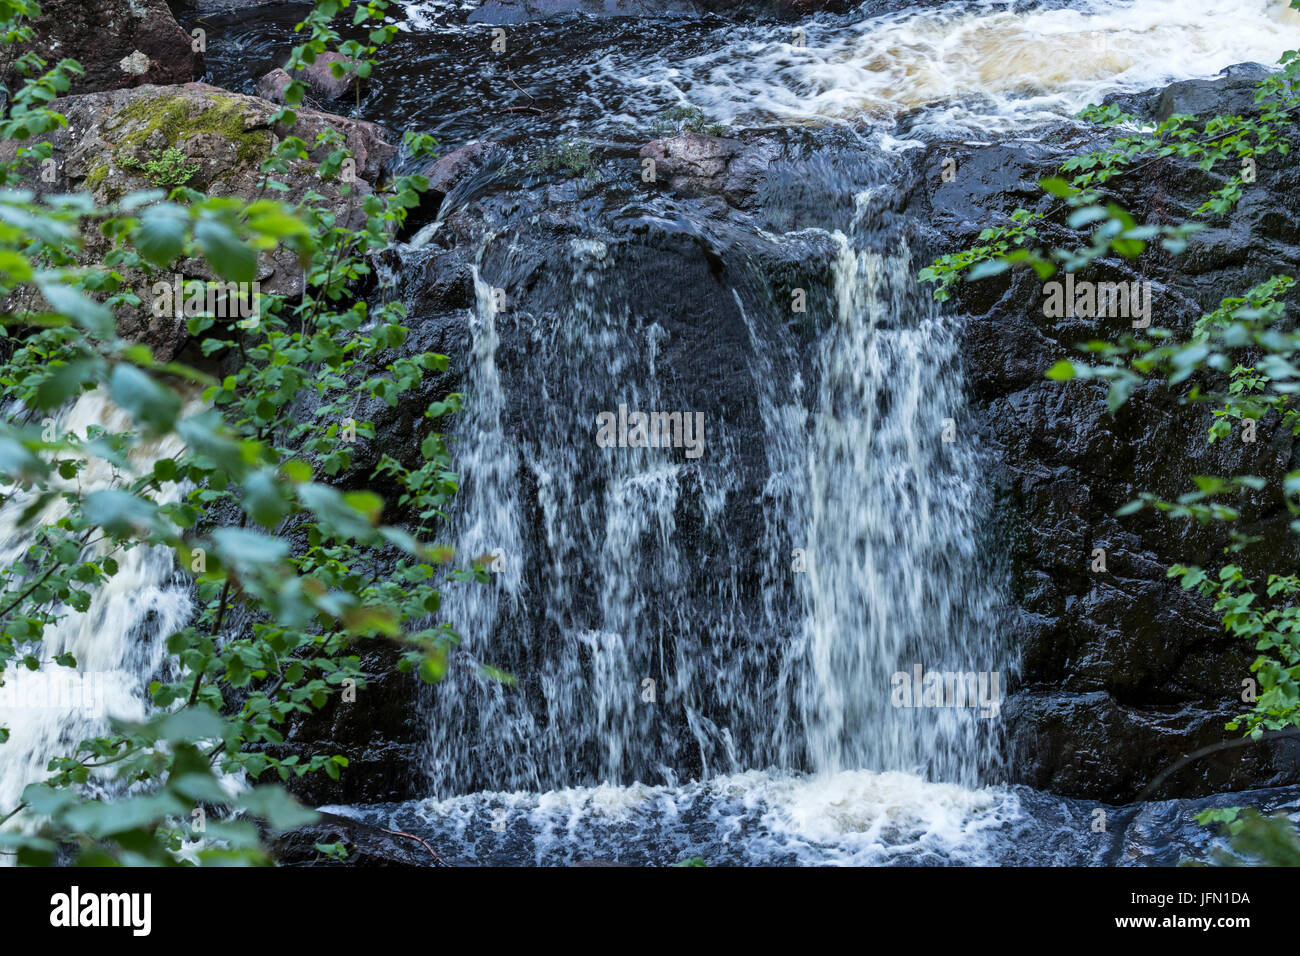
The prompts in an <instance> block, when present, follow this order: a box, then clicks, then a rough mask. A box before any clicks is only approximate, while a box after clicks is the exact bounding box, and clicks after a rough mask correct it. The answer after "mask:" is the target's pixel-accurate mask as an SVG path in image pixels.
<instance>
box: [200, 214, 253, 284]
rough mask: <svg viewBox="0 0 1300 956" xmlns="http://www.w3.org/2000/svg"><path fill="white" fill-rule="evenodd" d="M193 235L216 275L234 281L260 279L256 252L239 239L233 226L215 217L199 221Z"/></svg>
mask: <svg viewBox="0 0 1300 956" xmlns="http://www.w3.org/2000/svg"><path fill="white" fill-rule="evenodd" d="M194 238H195V239H197V240H198V242H199V245H200V246H202V248H203V254H204V256H205V257H206V258H207V260H208V263H209V264H210V265H211V266H212V268H213V269H214V270H216V273H217V275H219V276H221V277H222V278H223V279H228V280H230V281H231V282H252V281H253V280H254V279H256V278H257V251H256V250H255V249H253V248H251V247H250V246H248V245H245V244H244V242H243V241H242V240H241V239H240V238H239V236H238V235H237V234H236V233H235V231H234V230H233V229H231V228H230V227H229V226H228V225H226V224H225V223H224V222H221V221H219V220H216V219H203V220H200V222H199V224H198V226H197V227H196V228H195V230H194Z"/></svg>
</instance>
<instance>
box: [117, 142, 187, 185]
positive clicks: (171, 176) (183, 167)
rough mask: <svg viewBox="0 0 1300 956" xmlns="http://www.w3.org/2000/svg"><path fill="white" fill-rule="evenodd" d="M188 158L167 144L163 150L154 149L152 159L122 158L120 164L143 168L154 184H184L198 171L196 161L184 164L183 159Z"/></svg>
mask: <svg viewBox="0 0 1300 956" xmlns="http://www.w3.org/2000/svg"><path fill="white" fill-rule="evenodd" d="M188 158H189V157H187V156H186V155H185V153H183V152H182V151H181V150H179V149H177V148H176V147H175V146H169V147H168V148H167V149H164V150H154V153H153V159H147V160H145V161H144V162H140V161H139V160H138V159H130V158H128V159H125V160H123V161H122V164H123V165H124V166H135V167H137V168H138V169H142V170H144V172H145V173H146V174H147V175H148V176H149V182H151V183H153V184H154V185H155V186H184V185H185V184H186V183H188V182H189V181H190V180H191V179H192V178H194V174H195V173H197V172H198V171H199V164H198V163H194V164H192V165H187V164H186V162H185V160H186V159H188Z"/></svg>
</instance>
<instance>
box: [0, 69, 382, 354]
mask: <svg viewBox="0 0 1300 956" xmlns="http://www.w3.org/2000/svg"><path fill="white" fill-rule="evenodd" d="M53 108H54V109H56V110H58V111H59V112H61V113H63V114H64V115H65V116H66V117H67V120H68V125H67V127H66V128H63V129H59V130H56V131H55V132H54V133H52V134H50V136H49V140H50V143H51V145H52V146H53V147H54V154H53V159H54V170H55V175H54V177H53V180H54V181H53V182H46V181H45V180H44V179H43V178H42V176H41V175H40V172H41V171H40V170H37V169H33V170H32V171H31V173H30V175H29V176H28V177H27V180H28V184H29V185H30V186H31V187H32V188H34V189H36V190H37V191H38V192H39V193H60V192H69V191H76V190H83V191H87V192H89V193H91V194H92V195H93V196H94V197H95V199H96V201H97V202H99V203H110V202H113V201H116V200H118V199H120V198H122V197H123V196H124V195H126V194H127V193H129V192H132V191H136V190H141V189H148V188H151V187H152V186H155V185H158V183H157V182H155V181H153V180H152V178H151V174H150V173H149V172H147V171H146V170H145V169H144V164H145V163H147V162H148V161H149V160H151V159H156V158H158V157H159V156H161V155H162V154H163V153H164V152H165V151H166V150H167V149H170V148H175V149H178V150H180V152H181V154H182V155H183V161H182V163H181V167H182V169H183V170H184V172H186V173H188V174H189V178H188V180H187V181H186V182H185V185H187V186H190V187H191V188H194V189H198V190H201V191H203V192H206V193H207V194H208V195H212V196H238V197H243V198H252V197H254V196H256V195H258V194H259V193H261V192H262V191H263V190H262V187H261V179H262V175H261V173H260V172H259V171H258V167H259V166H260V165H261V163H262V162H263V161H264V160H266V159H267V158H268V157H269V156H270V155H271V153H272V151H273V150H274V149H275V148H276V146H277V145H278V144H279V142H280V141H281V139H283V138H284V137H286V136H289V135H293V136H297V137H300V138H301V139H302V140H303V141H304V142H306V143H309V144H311V143H314V142H315V141H316V137H317V134H318V133H320V132H321V131H322V130H323V129H325V128H327V127H328V128H331V129H333V130H335V131H337V132H338V133H339V134H341V135H342V137H343V140H344V142H345V143H346V145H347V146H348V148H350V149H351V150H352V152H353V155H354V157H355V171H354V172H355V176H353V182H351V183H350V184H347V185H349V186H350V188H349V190H348V192H347V194H346V195H345V194H344V191H343V188H342V187H343V186H344V185H345V183H344V182H342V181H341V178H334V179H329V180H322V179H320V178H319V177H318V175H317V164H318V163H319V162H321V161H322V160H323V159H324V158H325V156H326V155H327V154H328V153H329V152H330V148H328V147H325V146H320V147H316V148H315V149H314V150H313V152H312V153H311V155H310V158H309V160H308V161H305V162H300V163H298V164H296V165H295V166H294V167H292V168H291V169H290V170H289V172H288V174H287V175H280V176H277V177H276V178H277V179H279V180H280V181H282V182H284V183H285V184H286V185H287V186H288V187H289V190H288V192H284V193H277V194H273V195H276V196H277V198H279V199H281V200H282V201H285V202H290V203H292V202H295V201H298V200H300V199H301V198H302V197H303V196H304V195H305V194H306V193H307V192H308V191H309V190H314V191H316V192H318V193H320V194H322V195H324V196H326V197H327V199H328V200H329V201H330V203H331V205H332V207H333V209H334V212H335V214H336V215H337V216H338V217H339V222H340V223H348V224H350V225H352V226H353V227H356V226H358V225H360V224H361V223H362V222H363V221H364V213H363V212H362V211H361V209H360V202H361V200H362V199H363V198H364V197H365V196H366V195H368V194H369V193H370V192H371V191H372V190H373V188H374V186H375V184H376V183H378V181H379V179H380V177H381V175H382V174H383V171H384V168H385V165H386V163H387V162H388V161H389V160H390V159H391V158H392V157H393V156H394V155H395V154H396V149H395V148H394V147H393V146H392V145H390V144H389V143H388V141H387V140H386V138H385V137H386V135H387V134H386V133H385V131H384V130H383V129H381V128H380V127H379V126H376V125H375V124H373V123H368V122H365V121H362V120H354V119H348V118H346V117H343V116H337V115H334V114H332V113H323V112H319V111H316V110H310V109H303V110H299V111H298V113H297V120H296V122H295V124H294V126H293V127H292V128H288V129H286V128H283V127H281V126H277V125H275V124H274V123H273V122H272V117H273V116H274V115H275V114H276V113H277V112H278V107H276V106H275V104H273V103H270V102H268V101H266V100H263V99H259V98H257V97H253V96H245V95H242V94H238V93H230V92H228V91H226V90H222V89H219V88H217V87H214V86H209V85H207V84H205V83H187V84H183V85H180V86H142V87H137V88H135V89H129V90H125V89H124V90H112V91H107V92H101V93H86V94H82V95H79V96H69V97H65V98H62V99H59V100H56V101H54V103H53ZM16 148H17V144H15V143H12V142H9V143H0V156H12V155H13V152H14V150H15V149H16ZM182 175H184V173H182ZM105 243H106V240H104V239H103V237H101V236H100V235H99V234H98V232H97V231H96V232H95V233H93V234H91V235H89V236H88V237H87V256H88V257H94V256H98V255H102V254H103V252H104V251H105V249H106V246H105ZM91 261H94V260H93V258H91ZM181 268H182V274H183V275H184V277H185V278H196V279H211V278H215V276H213V275H211V274H209V273H208V271H207V267H206V265H205V264H204V263H202V262H198V261H189V262H186V263H183V264H182V267H181ZM258 281H259V282H260V283H261V290H262V291H263V292H267V293H282V294H288V295H295V294H298V293H300V292H301V290H302V282H303V277H302V270H301V267H300V266H299V265H298V262H297V259H296V257H295V256H294V255H293V254H291V253H290V252H288V251H287V250H284V249H277V250H275V251H274V252H270V253H263V254H262V260H261V267H260V269H259V274H258ZM128 282H129V283H139V284H141V285H143V284H145V282H144V277H143V276H129V277H128ZM146 291H147V290H146ZM141 298H142V299H145V301H146V302H149V301H151V298H150V297H149V296H147V295H144V294H141ZM119 331H121V332H122V334H123V335H126V336H128V337H130V338H133V339H135V340H137V341H141V342H144V343H146V344H148V345H150V346H151V347H152V348H153V349H154V351H155V354H156V355H157V356H158V357H159V358H161V359H169V358H171V357H173V356H174V355H175V354H176V353H177V352H178V351H179V349H180V348H181V347H182V345H183V344H184V342H185V340H186V338H187V334H186V332H185V328H184V321H183V320H181V319H176V318H172V317H163V318H158V317H156V316H154V315H152V313H151V311H150V310H149V309H148V308H141V309H137V310H126V311H124V312H123V313H122V314H120V315H119Z"/></svg>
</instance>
